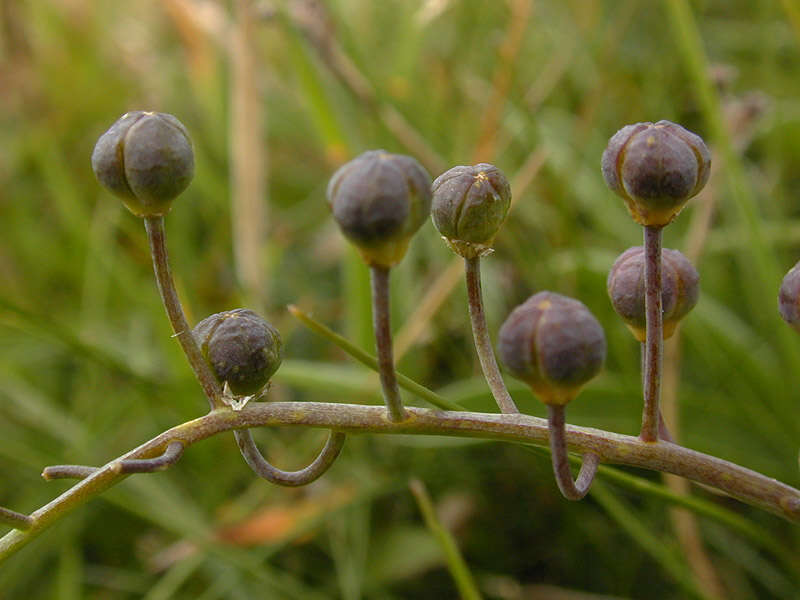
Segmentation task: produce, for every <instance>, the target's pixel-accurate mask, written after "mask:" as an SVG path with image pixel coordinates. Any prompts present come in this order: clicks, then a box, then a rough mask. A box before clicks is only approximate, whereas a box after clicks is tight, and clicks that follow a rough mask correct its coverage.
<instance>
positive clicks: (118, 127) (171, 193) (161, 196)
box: [92, 111, 194, 217]
mask: <svg viewBox="0 0 800 600" xmlns="http://www.w3.org/2000/svg"><path fill="white" fill-rule="evenodd" d="M92 169H93V170H94V173H95V175H96V176H97V180H98V181H99V182H100V183H101V184H102V185H103V186H104V187H105V188H106V189H108V190H109V191H110V192H111V193H113V194H115V195H116V196H119V197H120V198H121V199H122V202H123V203H124V204H125V206H126V207H127V208H128V210H130V211H131V212H132V213H133V214H135V215H136V216H139V217H155V216H162V215H165V214H167V213H168V212H169V209H170V207H171V205H172V201H173V200H174V199H175V198H176V197H177V196H178V195H180V194H181V192H183V191H184V190H185V189H186V187H187V186H188V185H189V183H190V182H191V180H192V177H193V176H194V152H193V151H192V142H191V140H190V139H189V133H188V132H187V131H186V128H185V127H184V126H183V124H182V123H181V122H180V121H178V119H176V118H175V117H173V116H172V115H169V114H165V113H156V112H143V111H134V112H129V113H126V114H124V115H122V117H120V119H119V120H118V121H117V122H116V123H114V124H113V125H112V126H111V128H110V129H109V130H108V131H106V132H105V133H104V134H103V135H102V136H100V139H98V140H97V144H96V145H95V147H94V151H93V152H92Z"/></svg>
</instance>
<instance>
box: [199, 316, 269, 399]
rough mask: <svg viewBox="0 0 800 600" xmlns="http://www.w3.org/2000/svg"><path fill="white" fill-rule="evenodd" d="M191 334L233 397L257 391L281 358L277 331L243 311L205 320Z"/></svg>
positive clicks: (260, 319) (262, 320) (265, 382)
mask: <svg viewBox="0 0 800 600" xmlns="http://www.w3.org/2000/svg"><path fill="white" fill-rule="evenodd" d="M192 333H193V335H194V337H195V340H197V343H198V344H199V345H200V350H201V352H202V353H203V356H204V357H205V359H206V360H207V361H208V363H209V364H210V365H211V370H212V371H213V372H214V374H215V375H216V377H217V379H218V380H219V381H220V383H227V384H228V388H229V389H230V390H231V392H233V393H234V394H235V395H236V396H249V395H253V394H255V393H256V392H258V391H259V390H261V388H263V387H264V386H265V385H266V384H267V382H268V381H269V379H270V377H272V376H273V375H274V374H275V371H277V370H278V367H279V366H280V364H281V360H282V358H283V345H282V342H281V336H280V334H279V333H278V330H277V329H275V328H274V327H273V326H272V325H270V324H269V323H267V322H266V321H265V320H264V319H262V318H261V317H260V316H258V315H257V314H256V313H255V312H253V311H252V310H249V309H246V308H237V309H235V310H229V311H226V312H221V313H217V314H214V315H211V316H210V317H206V318H205V319H203V320H202V321H200V322H199V323H198V324H197V325H196V326H195V328H194V330H192Z"/></svg>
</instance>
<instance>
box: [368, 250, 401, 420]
mask: <svg viewBox="0 0 800 600" xmlns="http://www.w3.org/2000/svg"><path fill="white" fill-rule="evenodd" d="M370 276H371V283H372V325H373V328H374V329H375V349H376V351H377V353H378V374H379V375H380V379H381V388H383V399H384V401H385V402H386V408H387V410H388V411H389V420H390V421H392V422H395V423H398V422H400V421H402V420H404V419H405V418H406V415H405V412H404V410H403V400H402V399H401V398H400V388H399V387H398V386H397V375H396V374H395V371H394V359H393V358H392V329H391V319H390V316H389V269H388V267H381V266H378V265H372V266H371V267H370Z"/></svg>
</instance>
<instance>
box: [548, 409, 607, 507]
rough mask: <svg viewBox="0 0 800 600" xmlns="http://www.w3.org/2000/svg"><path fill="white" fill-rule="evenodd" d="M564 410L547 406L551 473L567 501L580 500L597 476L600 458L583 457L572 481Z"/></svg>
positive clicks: (590, 455) (592, 455) (594, 455)
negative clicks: (576, 476)
mask: <svg viewBox="0 0 800 600" xmlns="http://www.w3.org/2000/svg"><path fill="white" fill-rule="evenodd" d="M565 412H566V411H565V410H564V406H563V405H554V404H548V405H547V425H548V427H549V429H550V451H551V453H552V455H553V456H552V458H553V473H554V474H555V476H556V483H557V484H558V489H559V490H561V493H562V494H563V496H564V497H565V498H566V499H567V500H580V499H581V498H583V497H584V496H585V495H586V493H587V492H588V491H589V488H590V487H591V485H592V482H593V481H594V476H595V475H596V474H597V466H598V465H599V464H600V457H599V456H598V455H597V454H595V453H594V452H587V453H585V454H584V455H583V464H582V465H581V470H580V473H578V479H577V480H575V481H573V480H572V471H570V468H569V458H567V441H566V435H565V431H564V425H565V420H566V417H565Z"/></svg>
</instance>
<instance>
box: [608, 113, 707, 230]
mask: <svg viewBox="0 0 800 600" xmlns="http://www.w3.org/2000/svg"><path fill="white" fill-rule="evenodd" d="M601 165H602V170H603V177H604V178H605V180H606V184H607V185H608V187H609V188H610V189H611V190H612V191H613V192H615V193H616V194H618V195H619V196H621V197H622V198H623V200H625V204H626V205H627V207H628V211H629V212H630V214H631V216H632V217H633V219H634V220H635V221H636V222H637V223H639V224H640V225H646V226H656V227H657V226H663V225H667V224H668V223H670V222H671V221H672V220H673V219H674V218H675V217H676V216H677V215H678V213H679V212H680V211H681V209H682V208H683V206H684V205H685V204H686V202H687V201H688V200H689V198H691V197H692V196H695V195H697V194H698V193H699V192H700V190H702V189H703V186H705V184H706V182H707V181H708V176H709V174H710V172H711V154H710V153H709V151H708V147H707V146H706V144H705V142H703V140H702V138H701V137H700V136H698V135H696V134H694V133H692V132H691V131H688V130H687V129H684V128H683V127H681V126H680V125H678V124H676V123H672V122H670V121H659V122H658V123H655V124H654V123H636V124H635V125H626V126H625V127H623V128H622V129H620V130H619V131H618V132H617V133H615V134H614V135H613V136H612V138H611V139H610V140H609V142H608V147H607V148H606V149H605V151H604V152H603V158H602V163H601Z"/></svg>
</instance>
